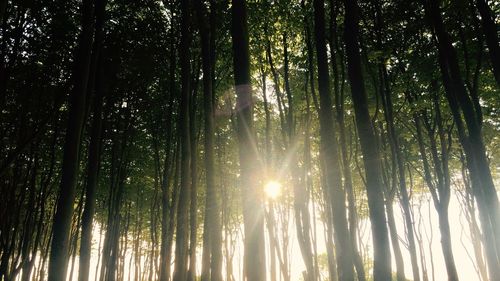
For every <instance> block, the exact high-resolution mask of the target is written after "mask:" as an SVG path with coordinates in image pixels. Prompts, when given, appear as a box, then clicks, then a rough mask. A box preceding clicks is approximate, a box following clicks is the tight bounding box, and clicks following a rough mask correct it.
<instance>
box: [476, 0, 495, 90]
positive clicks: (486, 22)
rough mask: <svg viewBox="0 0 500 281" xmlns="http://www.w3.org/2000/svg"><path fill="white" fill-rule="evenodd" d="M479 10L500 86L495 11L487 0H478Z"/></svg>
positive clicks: (492, 64)
mask: <svg viewBox="0 0 500 281" xmlns="http://www.w3.org/2000/svg"><path fill="white" fill-rule="evenodd" d="M476 5H477V10H478V11H479V14H480V15H481V25H482V27H483V33H484V36H485V37H486V45H487V46H488V51H489V53H490V61H491V66H492V68H493V74H494V75H495V80H496V81H497V85H498V86H499V87H500V46H499V43H498V35H497V34H498V24H495V13H494V12H493V11H492V10H491V8H490V7H489V6H488V3H487V2H486V0H476Z"/></svg>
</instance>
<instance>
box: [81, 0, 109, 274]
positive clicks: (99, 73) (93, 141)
mask: <svg viewBox="0 0 500 281" xmlns="http://www.w3.org/2000/svg"><path fill="white" fill-rule="evenodd" d="M106 2H107V1H106V0H99V1H97V3H96V31H95V42H94V46H93V51H92V62H91V65H90V66H91V70H90V75H93V76H94V78H91V77H89V85H88V89H87V91H88V92H89V94H88V96H92V95H93V94H94V91H95V97H94V102H93V106H92V108H93V118H94V120H93V121H92V122H93V123H92V129H91V132H90V144H89V148H88V160H87V163H88V167H87V182H86V186H85V205H84V209H83V214H82V238H81V241H80V257H79V266H78V271H79V273H78V280H79V281H87V280H89V270H90V255H91V248H92V228H93V227H92V224H93V218H94V209H95V203H96V202H95V200H96V199H95V198H96V187H97V176H98V174H99V165H100V156H101V142H102V137H101V135H102V108H103V95H104V91H105V88H104V85H103V84H104V83H105V82H104V70H103V69H102V68H103V67H104V64H103V62H102V61H103V55H102V54H101V45H102V36H103V32H102V29H103V24H104V11H105V8H106ZM92 68H94V69H92ZM93 79H96V81H95V85H96V86H95V89H94V83H93V82H91V81H94V80H93Z"/></svg>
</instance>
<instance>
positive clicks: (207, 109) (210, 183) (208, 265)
mask: <svg viewBox="0 0 500 281" xmlns="http://www.w3.org/2000/svg"><path fill="white" fill-rule="evenodd" d="M211 8H212V9H215V8H216V7H214V6H213V5H212V6H211ZM197 11H198V24H199V28H200V37H201V53H202V69H203V101H204V103H203V104H204V121H205V124H204V125H205V134H204V137H205V138H204V141H205V142H204V152H205V170H206V188H207V189H206V190H207V192H206V199H205V200H206V201H205V221H204V228H203V262H202V276H201V280H202V281H209V280H211V281H222V244H221V241H222V237H221V236H222V229H221V219H220V207H219V199H218V198H217V190H216V186H215V167H214V165H215V161H214V140H213V138H214V108H213V102H212V101H213V87H212V82H213V77H212V73H213V69H212V68H213V64H212V60H211V54H212V52H214V51H215V50H212V49H211V46H210V39H211V37H212V36H214V34H212V33H211V32H210V31H211V30H213V29H212V28H211V25H212V24H214V23H213V22H212V21H210V22H209V21H208V20H207V15H206V7H205V3H204V1H203V0H197ZM207 259H208V260H207Z"/></svg>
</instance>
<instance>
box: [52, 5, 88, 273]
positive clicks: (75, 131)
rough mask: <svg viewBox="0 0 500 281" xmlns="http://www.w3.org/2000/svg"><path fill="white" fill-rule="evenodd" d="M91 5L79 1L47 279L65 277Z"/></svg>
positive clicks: (86, 77)
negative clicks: (79, 26) (79, 28)
mask: <svg viewBox="0 0 500 281" xmlns="http://www.w3.org/2000/svg"><path fill="white" fill-rule="evenodd" d="M93 4H94V3H93V1H92V0H84V1H83V3H82V32H81V34H80V37H79V44H78V47H77V49H76V56H75V63H74V71H73V77H72V79H73V91H72V93H71V95H70V106H69V119H68V127H67V131H66V137H65V144H64V156H63V163H62V177H61V184H60V187H59V188H60V190H59V199H58V200H57V211H56V214H55V216H54V223H53V236H52V244H51V249H50V261H49V280H51V281H64V280H66V272H67V265H68V246H69V245H68V240H69V232H70V227H71V218H72V216H73V201H74V198H75V185H76V180H77V177H78V164H79V155H80V143H81V135H82V128H83V123H84V119H85V102H86V101H85V100H86V94H87V81H88V76H89V67H90V55H91V46H92V33H93V26H94V24H93V13H94V11H93V10H94V7H93Z"/></svg>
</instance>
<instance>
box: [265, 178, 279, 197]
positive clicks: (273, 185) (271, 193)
mask: <svg viewBox="0 0 500 281" xmlns="http://www.w3.org/2000/svg"><path fill="white" fill-rule="evenodd" d="M264 192H265V193H266V196H267V197H268V198H270V199H276V198H278V196H280V194H281V183H279V182H277V181H273V180H272V181H268V182H267V183H266V185H265V186H264Z"/></svg>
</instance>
